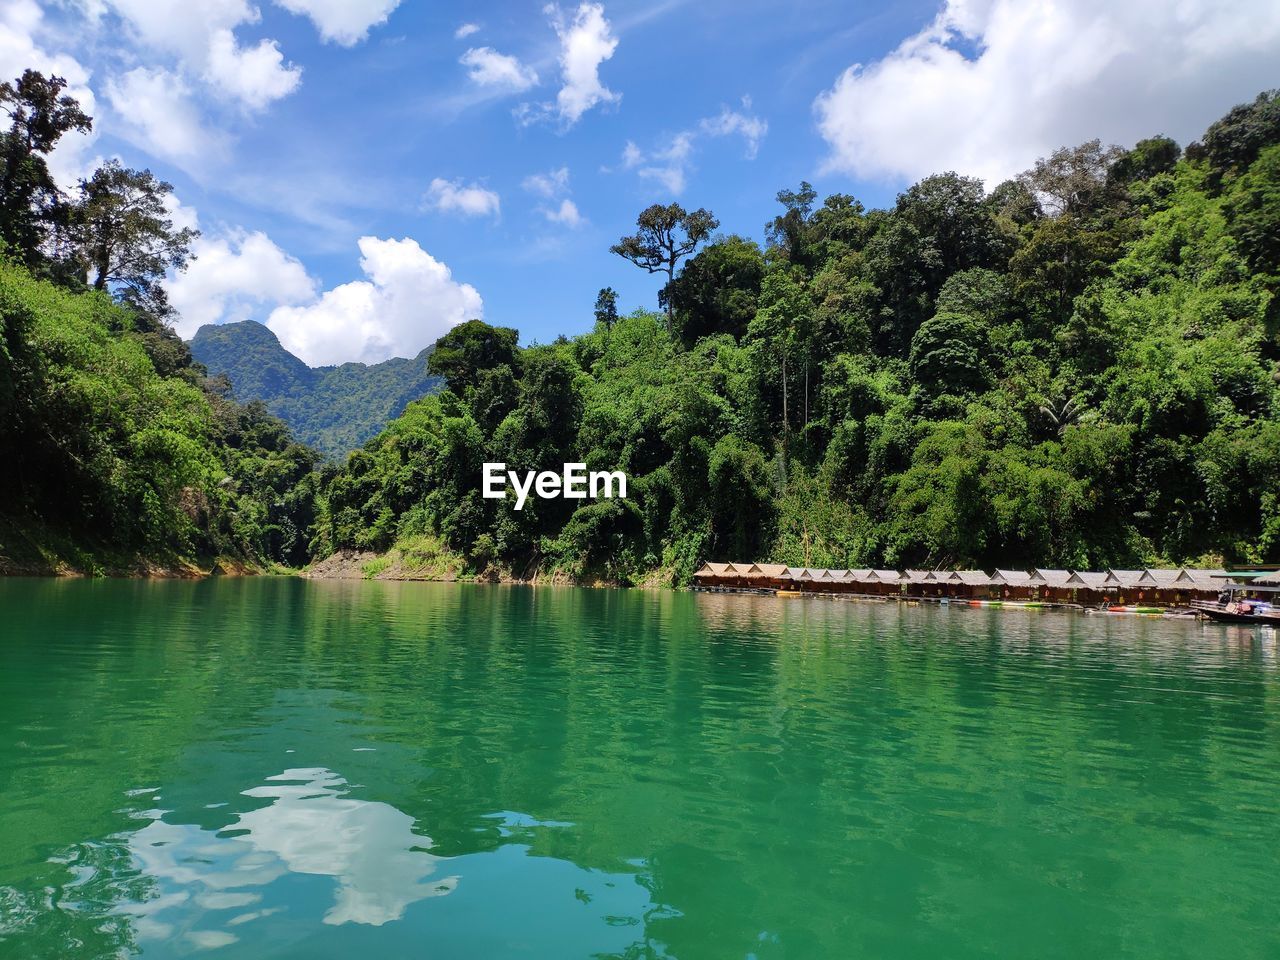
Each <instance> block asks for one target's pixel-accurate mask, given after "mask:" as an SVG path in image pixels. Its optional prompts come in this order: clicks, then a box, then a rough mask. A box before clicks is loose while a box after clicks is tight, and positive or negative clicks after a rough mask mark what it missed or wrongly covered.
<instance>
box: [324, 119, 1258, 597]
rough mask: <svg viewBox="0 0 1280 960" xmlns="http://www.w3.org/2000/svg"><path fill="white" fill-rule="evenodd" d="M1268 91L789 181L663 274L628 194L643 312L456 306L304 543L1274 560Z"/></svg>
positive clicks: (499, 558)
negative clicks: (1053, 144)
mask: <svg viewBox="0 0 1280 960" xmlns="http://www.w3.org/2000/svg"><path fill="white" fill-rule="evenodd" d="M1274 103H1275V97H1274V95H1270V94H1269V95H1265V96H1264V97H1263V98H1261V99H1260V100H1259V101H1257V102H1255V103H1254V104H1252V105H1248V106H1246V107H1242V108H1238V109H1237V110H1234V111H1232V112H1231V113H1230V114H1229V115H1228V117H1227V118H1226V119H1224V120H1223V121H1220V123H1219V124H1215V126H1214V127H1213V128H1211V130H1210V133H1209V134H1208V135H1206V137H1205V141H1204V145H1203V146H1196V147H1194V148H1191V149H1189V150H1188V151H1187V153H1186V155H1183V154H1182V153H1181V151H1180V150H1179V148H1178V145H1177V144H1176V143H1174V142H1173V141H1171V140H1169V139H1168V138H1165V137H1152V138H1149V139H1147V140H1144V141H1141V142H1140V143H1139V144H1137V145H1136V146H1135V147H1133V148H1132V149H1130V150H1122V149H1120V148H1112V147H1105V146H1103V145H1102V144H1101V143H1100V142H1099V141H1091V142H1089V143H1085V144H1083V145H1081V146H1079V147H1075V148H1066V149H1063V150H1059V151H1056V152H1055V153H1054V154H1052V155H1051V156H1049V157H1046V158H1045V159H1043V160H1041V161H1040V162H1038V163H1037V164H1036V165H1035V166H1034V167H1033V169H1031V170H1029V171H1027V173H1026V174H1024V175H1023V176H1021V177H1019V178H1017V179H1015V180H1012V181H1009V182H1006V183H1004V184H1000V185H999V186H998V187H997V188H996V189H995V190H994V191H993V192H992V193H991V194H986V193H984V191H983V189H982V185H981V184H980V183H978V182H977V181H974V180H971V179H968V178H965V177H961V176H957V175H956V174H954V173H946V174H941V175H939V176H935V177H928V178H926V179H924V180H922V181H921V182H920V183H918V184H916V185H914V186H912V187H911V188H909V189H907V190H906V191H904V192H903V194H902V196H901V197H899V199H898V201H897V203H896V204H895V205H894V206H893V207H892V208H891V209H888V210H874V211H867V210H865V209H864V208H863V207H862V205H861V204H859V203H858V202H857V201H856V200H854V199H853V198H851V197H844V196H835V197H830V198H828V199H827V200H826V201H825V202H823V203H821V204H819V202H818V197H817V195H816V193H815V192H814V191H813V189H812V187H811V186H809V185H808V184H804V183H802V184H801V185H800V187H799V189H797V190H784V191H782V192H781V193H780V194H779V195H778V199H779V201H780V203H781V205H782V212H781V213H780V214H779V216H778V217H777V218H775V219H774V220H773V221H772V222H771V223H770V224H769V225H768V226H767V229H766V233H767V239H768V241H769V246H768V247H767V249H765V250H763V251H761V250H759V249H758V248H757V247H756V246H755V244H753V243H752V242H751V241H750V240H748V239H745V238H740V237H729V238H725V239H722V240H717V241H716V242H713V243H710V244H709V245H707V246H706V247H705V248H704V249H703V250H702V251H701V252H700V253H698V254H697V255H696V256H692V257H689V258H688V259H685V260H684V261H683V268H682V269H677V267H678V261H677V260H676V259H672V258H671V256H670V253H671V252H672V251H673V250H675V249H677V247H676V241H675V240H674V239H673V237H674V228H675V226H676V225H677V224H678V223H679V216H680V211H679V210H672V209H671V208H653V209H651V210H650V211H646V212H645V214H644V215H642V221H643V220H644V218H645V217H646V216H648V217H651V218H657V217H659V215H661V221H662V224H665V225H666V226H665V227H661V225H660V224H657V221H656V220H655V225H654V231H655V232H654V233H653V234H652V235H650V234H649V233H646V232H645V231H644V230H642V232H641V233H640V234H638V235H637V236H636V237H633V238H628V239H629V241H631V242H630V243H629V244H628V245H627V250H628V251H630V252H633V253H635V254H636V256H637V258H638V259H640V260H642V261H644V262H647V263H651V264H652V266H653V268H655V269H658V270H661V271H662V272H664V273H667V274H668V277H669V283H668V285H667V287H666V289H665V291H664V294H665V295H664V298H663V301H664V303H665V304H666V305H667V306H668V308H669V309H670V311H671V313H670V317H671V322H670V323H669V324H668V323H664V322H662V318H660V317H657V316H654V315H653V314H649V313H644V312H639V313H636V314H633V315H631V316H628V317H622V318H619V319H618V320H617V321H616V322H612V323H599V324H597V325H596V328H595V330H594V331H593V332H592V333H589V334H585V335H583V336H579V337H577V338H574V339H572V340H561V341H558V342H557V343H556V344H553V345H551V346H549V347H532V348H528V349H525V350H520V349H518V348H515V347H514V342H515V337H514V334H512V335H511V336H510V337H509V342H510V343H511V344H512V348H511V351H510V352H509V353H508V352H507V351H506V350H505V349H504V350H503V352H502V356H501V358H500V359H495V357H493V356H492V355H491V352H490V351H489V349H488V347H487V345H488V344H490V343H491V341H492V334H491V333H490V332H489V331H491V330H492V328H487V329H486V328H484V327H483V325H479V326H476V327H474V328H473V329H471V330H468V331H466V332H461V333H459V334H458V337H457V338H456V339H457V343H456V344H455V345H454V348H455V349H456V352H455V353H453V354H451V356H452V357H453V359H452V360H451V361H450V368H449V370H448V372H445V376H446V377H447V378H448V379H449V384H450V387H451V389H450V390H448V391H446V392H445V393H442V394H441V395H440V396H439V397H438V398H434V399H429V400H425V401H422V402H421V403H419V404H415V405H413V406H411V407H410V410H409V411H407V412H406V414H405V416H404V417H402V418H401V419H399V420H397V421H395V422H393V423H392V424H391V425H389V426H388V428H387V430H386V431H384V432H383V433H382V434H381V435H380V436H379V437H377V438H375V439H374V440H372V441H371V442H370V443H369V444H367V445H366V447H365V448H364V450H363V451H361V452H360V453H358V454H357V455H355V456H354V457H353V458H352V460H351V461H350V463H349V464H348V465H347V467H346V468H345V469H344V470H343V471H341V472H340V473H339V474H338V475H337V477H335V479H334V481H333V484H332V486H331V487H330V493H329V497H328V500H327V503H326V504H325V507H324V509H325V510H327V514H326V516H327V526H324V527H323V536H322V538H321V542H319V545H320V546H321V547H322V548H323V549H334V548H337V547H341V546H350V545H361V544H366V545H370V544H377V545H385V544H389V543H391V542H393V541H394V540H395V539H396V538H398V537H400V538H402V537H405V536H412V535H416V534H418V533H423V532H425V533H430V534H431V535H433V536H437V537H441V538H443V539H444V541H445V542H446V543H447V544H448V545H449V546H450V547H452V548H453V549H454V550H456V551H458V552H459V553H461V554H463V555H465V556H467V557H469V558H470V562H471V563H472V564H473V565H474V566H475V567H476V569H480V568H481V567H483V566H488V565H491V564H497V565H499V566H505V567H506V568H509V569H511V570H513V571H515V572H518V573H527V572H530V571H532V570H535V569H542V570H544V571H545V570H561V571H564V572H566V573H570V574H573V575H579V576H580V575H597V574H602V575H608V576H613V577H617V578H619V579H623V580H641V579H646V578H649V577H651V576H652V573H653V571H655V570H661V571H663V572H664V574H665V575H666V576H670V577H672V578H674V579H675V580H677V581H679V580H680V579H682V578H684V577H687V576H688V575H689V573H691V572H692V570H693V569H694V568H695V566H696V564H697V563H699V562H701V561H702V560H704V559H708V558H724V559H743V560H747V559H751V560H774V561H782V562H787V563H796V564H823V565H830V566H870V565H877V566H878V565H881V564H888V565H899V564H900V565H930V564H937V563H948V564H957V565H970V564H974V565H980V566H987V567H992V566H995V565H997V564H999V565H1001V566H1005V565H1019V564H1025V565H1032V564H1036V565H1062V566H1105V565H1117V566H1119V565H1129V564H1146V563H1156V562H1182V561H1190V560H1194V559H1198V558H1202V557H1204V556H1206V555H1217V556H1220V557H1223V558H1225V559H1229V560H1254V561H1258V560H1263V559H1271V560H1273V561H1274V560H1277V559H1280V552H1277V551H1280V495H1278V494H1277V492H1276V491H1277V490H1280V372H1278V371H1280V367H1278V361H1280V339H1278V338H1277V332H1276V326H1275V323H1274V319H1275V295H1276V274H1277V266H1276V263H1277V254H1276V236H1277V229H1278V228H1277V222H1280V221H1278V218H1280V211H1278V209H1277V204H1276V201H1275V198H1276V195H1277V192H1276V189H1275V187H1276V183H1277V163H1278V162H1280V161H1278V160H1277V157H1278V156H1280V154H1278V153H1277V151H1278V150H1280V127H1277V126H1276V125H1275V124H1274V123H1273V121H1272V111H1273V107H1274ZM659 227H661V229H659ZM668 229H670V232H669V233H662V231H663V230H668ZM664 236H665V237H668V238H672V239H671V240H670V243H668V242H667V241H666V240H663V239H662V238H663V237H664ZM646 238H647V239H646ZM660 241H661V242H660ZM624 243H625V241H624ZM617 252H622V251H617ZM690 252H691V251H690ZM650 254H651V256H650ZM624 255H625V254H624ZM629 259H630V258H629ZM473 340H474V342H475V343H476V344H478V345H479V346H478V347H477V348H475V349H468V348H467V347H466V345H467V344H470V343H472V342H473ZM441 369H442V372H443V368H441ZM487 460H502V461H505V462H507V463H508V465H509V466H510V467H511V468H513V469H519V470H526V469H553V470H554V469H558V468H559V466H560V464H561V463H562V462H564V461H565V460H581V461H584V462H586V463H587V464H588V465H589V467H590V468H591V469H621V470H624V471H625V472H626V473H627V475H628V477H629V480H630V483H629V491H628V493H629V497H628V499H627V501H625V502H617V501H614V502H608V501H600V502H591V501H586V502H582V501H567V500H551V501H536V502H535V501H531V503H530V505H529V506H526V508H525V510H524V511H521V512H520V513H516V512H515V511H513V510H512V509H511V504H510V503H509V502H504V501H494V500H487V501H486V500H482V499H480V498H479V496H478V488H479V480H480V473H479V464H480V463H482V462H484V461H487Z"/></svg>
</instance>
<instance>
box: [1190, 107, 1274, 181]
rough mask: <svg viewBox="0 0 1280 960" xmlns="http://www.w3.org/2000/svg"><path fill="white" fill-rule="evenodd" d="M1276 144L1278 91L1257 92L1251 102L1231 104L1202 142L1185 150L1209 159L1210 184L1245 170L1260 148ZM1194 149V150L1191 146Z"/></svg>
mask: <svg viewBox="0 0 1280 960" xmlns="http://www.w3.org/2000/svg"><path fill="white" fill-rule="evenodd" d="M1277 143H1280V90H1268V91H1267V92H1265V93H1260V94H1258V96H1257V98H1256V99H1255V100H1254V101H1253V103H1242V104H1239V105H1237V106H1235V107H1232V108H1231V109H1230V110H1229V111H1228V112H1227V115H1226V116H1225V117H1223V118H1222V119H1221V120H1218V121H1217V122H1216V123H1214V124H1212V125H1211V126H1210V127H1209V129H1208V130H1207V131H1206V132H1205V135H1204V142H1203V145H1193V147H1189V148H1188V149H1187V152H1188V154H1190V155H1200V156H1203V157H1205V158H1206V159H1207V160H1208V161H1209V171H1210V173H1211V175H1212V177H1213V181H1214V183H1218V182H1220V181H1221V180H1222V178H1223V177H1224V176H1225V175H1227V174H1229V173H1240V172H1242V171H1244V170H1246V169H1248V167H1249V165H1250V164H1252V163H1253V161H1254V159H1255V158H1256V157H1257V156H1258V154H1259V153H1261V152H1262V150H1263V148H1264V147H1269V146H1272V145H1274V144H1277ZM1193 148H1194V149H1193Z"/></svg>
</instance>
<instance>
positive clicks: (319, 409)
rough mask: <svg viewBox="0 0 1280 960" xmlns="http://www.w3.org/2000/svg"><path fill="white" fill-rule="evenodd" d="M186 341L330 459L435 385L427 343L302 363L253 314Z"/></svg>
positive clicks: (236, 388) (240, 394)
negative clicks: (374, 355) (376, 355)
mask: <svg viewBox="0 0 1280 960" xmlns="http://www.w3.org/2000/svg"><path fill="white" fill-rule="evenodd" d="M190 346H191V354H192V356H193V357H195V359H196V360H197V361H199V362H200V363H202V364H204V366H205V367H206V368H207V369H208V371H209V373H210V374H212V375H215V376H217V375H222V376H225V377H226V378H227V379H228V380H229V381H230V382H231V389H232V392H233V394H234V395H235V397H236V399H238V400H240V401H242V402H249V401H252V400H260V401H262V403H263V404H265V405H266V408H267V410H268V411H270V412H271V413H272V414H273V415H275V416H277V417H279V418H280V419H281V420H283V421H284V422H285V423H286V424H288V426H289V429H290V431H292V433H293V435H294V436H295V437H297V438H298V440H299V441H300V442H302V443H305V444H307V445H308V446H311V447H314V448H315V449H316V450H318V451H320V453H321V454H323V455H324V456H325V457H326V458H328V459H329V460H331V461H335V462H336V461H340V460H342V459H343V458H344V457H345V456H346V455H347V454H348V453H350V452H351V451H352V450H355V449H356V448H357V447H360V446H361V445H362V444H364V443H365V441H367V440H369V439H370V438H372V437H373V436H375V435H376V434H377V433H378V431H380V430H381V429H382V428H383V427H384V426H386V423H387V421H388V420H390V419H392V418H393V417H397V416H399V415H400V414H401V413H403V412H404V408H405V407H406V406H407V405H408V403H409V401H411V400H415V399H417V398H418V397H421V396H424V395H426V394H428V393H432V392H434V391H435V390H437V389H439V387H440V384H441V381H440V378H439V377H434V376H432V375H431V374H430V373H428V372H427V357H428V356H429V355H430V353H431V348H430V347H428V348H427V349H425V350H423V351H422V352H421V353H419V354H418V355H417V356H416V357H414V358H413V359H411V360H409V359H405V358H402V357H396V358H393V359H391V360H386V361H383V362H382V363H375V364H367V365H366V364H363V363H344V364H342V365H341V366H335V367H308V366H307V365H306V364H305V363H303V362H302V361H301V360H299V359H298V358H297V357H295V356H294V355H293V354H291V353H290V352H289V351H288V350H286V349H285V348H284V347H283V346H282V345H281V344H280V341H279V340H277V339H276V335H275V334H274V333H272V332H271V331H270V330H268V329H267V328H266V327H265V326H263V325H262V324H260V323H257V322H256V321H253V320H245V321H242V322H240V323H226V324H217V325H215V324H206V325H205V326H203V327H201V328H200V329H199V330H198V331H196V335H195V337H193V338H192V340H191V344H190Z"/></svg>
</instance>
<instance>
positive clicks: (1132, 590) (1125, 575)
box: [1103, 569, 1145, 606]
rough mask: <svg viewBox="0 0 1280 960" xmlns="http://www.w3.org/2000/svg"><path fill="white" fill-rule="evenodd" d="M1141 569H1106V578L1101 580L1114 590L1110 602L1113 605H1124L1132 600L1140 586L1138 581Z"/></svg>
mask: <svg viewBox="0 0 1280 960" xmlns="http://www.w3.org/2000/svg"><path fill="white" fill-rule="evenodd" d="M1144 572H1145V571H1143V570H1112V569H1108V570H1107V578H1106V579H1105V580H1104V581H1103V585H1104V586H1106V587H1107V588H1108V589H1110V590H1113V591H1115V592H1114V595H1113V596H1112V597H1111V600H1110V602H1111V603H1112V604H1113V605H1116V604H1118V605H1121V606H1123V605H1125V604H1128V603H1131V602H1134V601H1135V600H1136V598H1137V596H1138V594H1139V593H1140V592H1142V586H1141V584H1140V583H1139V582H1138V581H1139V580H1141V579H1142V574H1143V573H1144Z"/></svg>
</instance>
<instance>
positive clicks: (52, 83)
mask: <svg viewBox="0 0 1280 960" xmlns="http://www.w3.org/2000/svg"><path fill="white" fill-rule="evenodd" d="M66 85H67V82H66V80H64V79H63V78H62V77H46V76H44V74H42V73H39V72H38V71H36V70H27V71H24V72H23V74H22V76H21V77H19V78H18V79H17V80H15V81H13V82H12V83H10V82H5V83H0V110H3V111H4V113H5V114H6V115H7V116H8V117H9V129H8V130H5V131H3V132H0V242H2V243H3V244H4V245H6V246H8V247H10V248H12V249H13V250H14V251H16V253H17V256H18V257H19V258H20V259H22V260H23V261H24V262H25V263H26V264H27V265H28V266H33V265H35V264H37V263H39V262H40V261H41V260H42V259H43V258H44V252H43V248H44V246H45V242H46V240H47V239H48V238H49V235H50V233H51V232H52V230H53V229H54V228H56V227H57V226H59V225H60V224H61V223H63V222H64V220H65V216H66V204H65V203H64V201H63V199H62V195H61V193H60V192H59V190H58V185H57V183H55V182H54V179H53V174H52V173H50V172H49V165H48V163H47V162H46V159H45V158H46V157H48V155H49V153H50V152H51V151H52V150H53V148H54V146H56V145H57V143H58V141H59V140H60V139H61V138H62V136H63V134H65V133H69V132H70V131H73V130H81V131H84V130H89V129H90V128H91V127H92V125H93V119H92V118H91V117H90V116H89V115H88V114H86V113H85V112H84V111H83V110H81V109H80V104H79V103H77V102H76V100H75V98H74V97H71V96H68V95H66V94H63V92H62V91H63V89H64V88H65V87H66Z"/></svg>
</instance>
